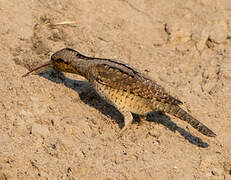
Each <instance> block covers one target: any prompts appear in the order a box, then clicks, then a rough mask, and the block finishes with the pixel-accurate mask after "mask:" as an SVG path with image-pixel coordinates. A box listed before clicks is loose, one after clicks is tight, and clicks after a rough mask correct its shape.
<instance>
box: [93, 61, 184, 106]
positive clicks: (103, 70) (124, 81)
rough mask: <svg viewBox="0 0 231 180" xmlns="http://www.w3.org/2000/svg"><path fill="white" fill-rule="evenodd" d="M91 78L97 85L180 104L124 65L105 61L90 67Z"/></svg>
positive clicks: (154, 83) (160, 88) (152, 82)
mask: <svg viewBox="0 0 231 180" xmlns="http://www.w3.org/2000/svg"><path fill="white" fill-rule="evenodd" d="M90 72H91V73H92V75H91V76H92V77H93V79H94V80H95V81H97V82H98V83H101V84H104V85H107V86H110V87H112V88H115V89H119V90H123V91H127V92H129V93H132V94H135V95H137V96H140V97H143V98H146V99H156V100H157V101H161V102H164V103H169V104H175V105H180V104H182V102H181V101H180V100H178V99H176V98H174V97H172V96H170V95H169V94H168V93H167V92H166V91H165V90H164V89H163V88H162V87H161V86H159V85H158V84H157V83H156V82H154V81H153V80H151V79H148V78H146V77H144V76H143V75H141V73H139V72H137V71H135V70H134V69H133V68H131V67H129V66H127V65H126V64H122V63H118V62H116V61H110V62H108V61H105V63H104V62H101V63H99V64H95V65H93V66H91V67H90Z"/></svg>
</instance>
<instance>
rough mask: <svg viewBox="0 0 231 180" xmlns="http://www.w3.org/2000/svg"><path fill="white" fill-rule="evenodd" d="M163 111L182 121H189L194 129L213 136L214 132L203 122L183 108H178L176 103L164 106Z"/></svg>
mask: <svg viewBox="0 0 231 180" xmlns="http://www.w3.org/2000/svg"><path fill="white" fill-rule="evenodd" d="M164 111H165V112H167V113H169V114H171V115H173V116H175V117H178V118H180V119H181V120H183V121H186V122H187V123H189V124H190V125H191V126H192V127H194V128H195V129H196V130H198V131H199V132H200V133H202V134H204V135H206V136H209V137H215V136H216V134H215V133H214V132H213V131H212V130H210V129H209V128H208V127H206V126H205V125H204V124H202V123H201V122H199V121H198V120H197V119H195V118H194V117H192V116H191V115H190V114H189V113H187V112H186V111H185V110H183V109H182V108H180V107H179V106H178V105H167V106H166V107H165V108H164Z"/></svg>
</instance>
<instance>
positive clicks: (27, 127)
mask: <svg viewBox="0 0 231 180" xmlns="http://www.w3.org/2000/svg"><path fill="white" fill-rule="evenodd" d="M64 21H76V24H71V25H54V24H55V23H59V22H64ZM0 42H1V43H0V57H1V60H0V95H1V96H0V112H1V113H0V121H1V123H0V179H1V180H6V179H174V180H175V179H177V180H181V179H182V180H183V179H187V180H190V179H193V180H195V179H197V180H198V179H201V180H202V179H203V180H204V179H209V180H210V179H212V180H213V179H231V130H230V129H231V108H230V107H231V1H230V0H188V1H182V0H162V1H154V0H143V1H141V0H140V1H138V0H133V1H128V0H117V1H106V0H101V1H99V0H98V1H95V0H84V1H81V0H68V1H55V0H50V1H43V0H40V1H29V0H27V1H26V0H24V1H16V0H11V1H6V0H0ZM64 47H70V48H73V49H76V50H78V51H79V52H81V53H83V54H85V55H89V56H94V57H104V58H114V59H119V60H121V61H123V62H126V63H129V64H130V65H132V66H134V67H136V69H139V70H140V71H141V72H143V73H144V74H147V75H148V76H150V77H152V78H153V79H155V80H156V81H157V82H158V83H159V84H161V85H162V86H164V87H165V88H166V89H167V91H169V92H170V93H171V94H172V95H174V96H176V97H178V98H179V99H181V100H182V101H183V102H184V105H183V107H184V108H185V109H187V110H188V111H189V112H191V114H193V115H194V116H195V117H197V118H198V119H199V120H200V121H201V122H203V123H204V124H206V125H207V126H208V127H210V128H211V129H212V130H213V131H214V132H215V133H216V134H217V137H216V138H208V137H205V136H203V135H201V134H200V133H198V132H197V131H196V130H194V129H193V128H192V127H191V126H189V125H188V124H186V123H184V122H182V121H181V120H179V119H177V118H174V117H172V116H168V115H167V114H166V115H164V114H158V113H157V114H156V115H155V117H154V119H151V120H149V121H144V122H143V123H140V124H139V123H137V122H135V123H134V124H132V126H131V127H130V128H129V129H128V130H127V131H126V132H125V133H124V135H123V136H122V137H121V138H119V137H118V132H119V127H120V125H121V124H122V123H123V119H122V117H121V115H120V114H119V113H118V111H117V110H116V109H115V108H113V107H112V106H110V105H108V104H106V103H105V102H104V101H103V100H102V99H100V97H98V96H97V94H96V93H95V92H94V91H93V90H92V88H91V86H90V85H89V83H87V82H86V81H85V80H84V79H83V78H81V77H80V76H77V75H76V76H75V75H70V74H61V73H57V72H55V71H54V70H52V69H49V70H46V71H43V72H42V73H41V74H40V75H31V76H29V77H26V78H22V77H21V76H22V75H23V74H24V73H26V72H28V70H29V69H31V68H33V67H36V66H38V65H41V64H43V63H44V62H46V61H48V60H49V58H50V55H51V54H52V53H54V52H55V51H57V50H60V49H61V48H64ZM135 119H136V118H135Z"/></svg>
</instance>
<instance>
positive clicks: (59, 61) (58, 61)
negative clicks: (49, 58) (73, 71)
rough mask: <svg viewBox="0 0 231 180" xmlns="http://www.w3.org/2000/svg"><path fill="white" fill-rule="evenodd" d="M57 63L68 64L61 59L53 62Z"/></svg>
mask: <svg viewBox="0 0 231 180" xmlns="http://www.w3.org/2000/svg"><path fill="white" fill-rule="evenodd" d="M55 61H56V62H57V63H64V64H67V65H68V64H70V63H69V62H67V61H64V60H63V59H56V60H55Z"/></svg>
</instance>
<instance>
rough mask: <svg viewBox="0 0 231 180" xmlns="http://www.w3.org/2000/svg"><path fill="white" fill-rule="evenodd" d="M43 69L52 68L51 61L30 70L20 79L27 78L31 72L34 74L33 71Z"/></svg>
mask: <svg viewBox="0 0 231 180" xmlns="http://www.w3.org/2000/svg"><path fill="white" fill-rule="evenodd" d="M44 67H46V68H49V67H53V64H52V62H51V61H49V62H47V63H46V64H43V65H41V66H39V67H36V68H34V69H32V70H31V71H29V72H28V73H26V74H24V75H23V76H22V77H26V76H28V75H29V74H30V73H32V72H34V71H37V70H39V69H41V68H44Z"/></svg>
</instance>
